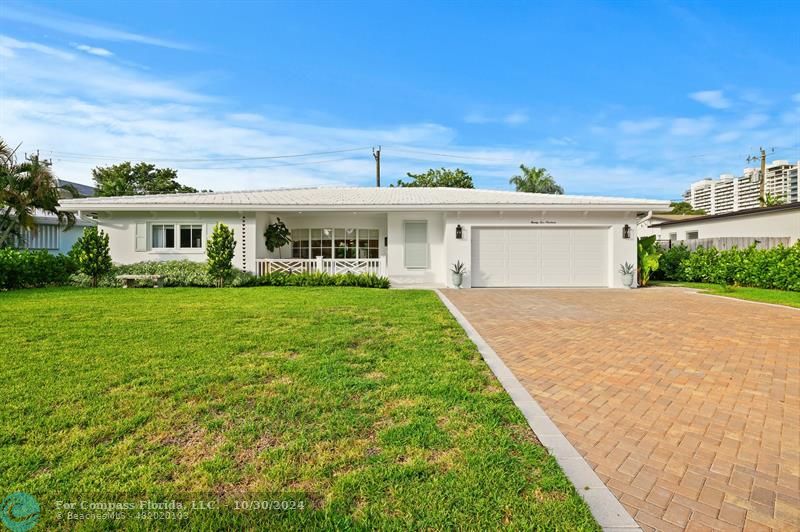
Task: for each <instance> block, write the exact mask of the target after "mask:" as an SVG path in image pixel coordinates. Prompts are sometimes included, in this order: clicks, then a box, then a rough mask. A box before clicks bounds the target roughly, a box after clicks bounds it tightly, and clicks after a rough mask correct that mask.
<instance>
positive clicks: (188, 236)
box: [181, 225, 203, 248]
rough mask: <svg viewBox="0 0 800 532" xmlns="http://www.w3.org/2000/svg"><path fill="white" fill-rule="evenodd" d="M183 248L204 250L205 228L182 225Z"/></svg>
mask: <svg viewBox="0 0 800 532" xmlns="http://www.w3.org/2000/svg"><path fill="white" fill-rule="evenodd" d="M181 247H182V248H202V247H203V226H202V225H181Z"/></svg>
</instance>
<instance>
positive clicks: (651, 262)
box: [637, 235, 661, 286]
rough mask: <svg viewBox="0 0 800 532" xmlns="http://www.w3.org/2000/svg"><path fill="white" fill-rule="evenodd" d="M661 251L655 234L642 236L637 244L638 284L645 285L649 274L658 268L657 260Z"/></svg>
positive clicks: (648, 279) (648, 280)
mask: <svg viewBox="0 0 800 532" xmlns="http://www.w3.org/2000/svg"><path fill="white" fill-rule="evenodd" d="M660 257H661V252H660V250H659V247H658V245H657V244H656V235H651V236H643V237H641V238H640V239H639V242H638V245H637V259H638V263H639V264H638V265H639V285H640V286H647V284H648V283H649V282H650V276H651V275H652V274H653V272H655V271H656V270H658V260H659V258H660Z"/></svg>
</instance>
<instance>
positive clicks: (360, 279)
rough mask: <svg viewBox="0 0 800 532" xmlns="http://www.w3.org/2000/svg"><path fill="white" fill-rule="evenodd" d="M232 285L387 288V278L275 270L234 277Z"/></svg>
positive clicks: (371, 275)
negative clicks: (268, 272)
mask: <svg viewBox="0 0 800 532" xmlns="http://www.w3.org/2000/svg"><path fill="white" fill-rule="evenodd" d="M231 284H232V286H356V287H360V288H389V287H390V283H389V279H387V278H386V277H379V276H377V275H375V274H372V273H361V274H355V273H338V274H334V275H331V274H329V273H286V272H276V273H270V274H267V275H263V276H261V277H257V276H255V275H251V276H249V277H247V278H241V277H240V278H238V279H234V281H233V283H231Z"/></svg>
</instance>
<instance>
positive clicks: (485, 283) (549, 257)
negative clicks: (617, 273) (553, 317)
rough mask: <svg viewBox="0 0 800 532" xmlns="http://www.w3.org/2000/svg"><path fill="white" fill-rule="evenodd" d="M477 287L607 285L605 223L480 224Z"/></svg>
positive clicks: (475, 240) (475, 250)
mask: <svg viewBox="0 0 800 532" xmlns="http://www.w3.org/2000/svg"><path fill="white" fill-rule="evenodd" d="M471 269H472V272H471V273H472V286H474V287H490V286H496V287H502V286H608V229H607V228H604V227H598V228H594V227H591V228H589V227H581V228H567V227H563V228H562V227H558V228H557V227H548V228H541V227H476V228H473V230H472V268H471Z"/></svg>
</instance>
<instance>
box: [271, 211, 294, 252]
mask: <svg viewBox="0 0 800 532" xmlns="http://www.w3.org/2000/svg"><path fill="white" fill-rule="evenodd" d="M276 220H277V221H276V222H273V223H271V224H269V225H268V226H267V228H266V229H264V245H265V246H266V247H267V249H268V250H269V252H270V253H274V252H275V250H276V249H277V250H278V257H280V256H281V248H282V247H283V246H285V245H286V244H290V243H291V242H292V234H291V232H290V231H289V229H288V228H287V227H286V224H285V223H283V222H282V221H281V219H280V218H276ZM281 258H282V257H281Z"/></svg>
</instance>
